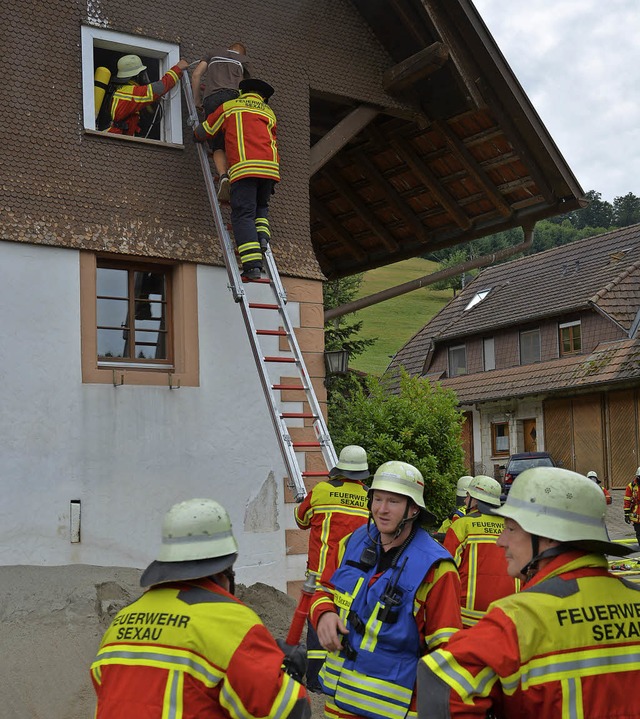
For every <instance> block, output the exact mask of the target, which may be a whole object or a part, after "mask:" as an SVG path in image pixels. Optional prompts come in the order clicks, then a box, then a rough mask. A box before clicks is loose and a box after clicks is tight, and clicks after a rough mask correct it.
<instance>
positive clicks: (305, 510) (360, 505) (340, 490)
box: [294, 477, 369, 581]
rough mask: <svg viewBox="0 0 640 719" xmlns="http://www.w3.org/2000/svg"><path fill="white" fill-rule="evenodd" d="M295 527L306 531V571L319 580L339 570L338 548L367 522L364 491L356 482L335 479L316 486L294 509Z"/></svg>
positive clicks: (365, 491)
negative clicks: (325, 571) (345, 538)
mask: <svg viewBox="0 0 640 719" xmlns="http://www.w3.org/2000/svg"><path fill="white" fill-rule="evenodd" d="M294 517H295V520H296V524H297V525H298V527H300V529H309V530H310V532H309V558H308V560H307V569H308V570H309V571H310V572H312V573H313V574H315V575H317V576H318V577H320V581H322V575H323V572H324V570H325V567H326V568H327V571H328V575H327V577H326V578H325V579H327V580H329V579H331V574H333V571H334V570H335V569H336V567H337V566H338V561H337V555H338V545H339V543H340V540H341V539H342V538H343V537H346V536H347V534H351V532H353V531H354V530H356V529H357V528H358V527H359V526H360V525H362V524H364V523H365V522H366V521H367V519H368V518H369V510H368V508H367V488H366V487H365V485H364V484H363V483H362V482H360V481H358V480H356V479H345V478H342V477H341V478H336V479H330V480H328V481H326V482H318V484H316V486H315V487H314V488H313V489H312V490H311V491H310V492H309V493H308V494H307V496H306V497H305V498H304V500H303V501H302V502H301V503H300V504H298V505H296V508H295V509H294Z"/></svg>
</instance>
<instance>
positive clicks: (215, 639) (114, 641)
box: [91, 499, 311, 719]
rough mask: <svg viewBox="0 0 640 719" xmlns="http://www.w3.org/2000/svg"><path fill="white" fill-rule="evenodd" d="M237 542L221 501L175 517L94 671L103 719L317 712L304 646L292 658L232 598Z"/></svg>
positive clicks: (182, 507) (300, 717)
mask: <svg viewBox="0 0 640 719" xmlns="http://www.w3.org/2000/svg"><path fill="white" fill-rule="evenodd" d="M237 557H238V545H237V544H236V540H235V538H234V536H233V532H232V530H231V522H230V520H229V516H228V514H227V512H226V510H225V509H224V507H222V506H221V505H220V504H218V502H216V501H214V500H213V499H191V500H188V501H186V502H180V503H179V504H176V505H174V506H173V507H171V509H170V510H169V511H168V512H167V514H166V516H165V519H164V523H163V528H162V546H161V549H160V552H159V554H158V559H157V560H156V561H154V562H152V563H151V564H150V565H149V566H148V567H147V568H146V569H145V571H144V572H143V574H142V577H141V579H140V584H141V585H142V586H143V587H150V589H149V590H148V591H146V592H145V593H144V594H143V595H142V596H141V597H140V598H139V599H138V600H137V601H135V602H133V604H130V605H129V606H127V607H125V608H124V609H122V610H121V611H120V612H118V614H117V615H116V616H115V618H114V620H113V622H112V623H111V626H110V627H109V629H107V631H106V633H105V635H104V637H103V639H102V643H101V645H100V649H99V650H98V655H97V657H96V659H95V661H94V662H93V664H92V666H91V678H92V680H93V684H94V687H95V690H96V694H97V710H96V717H100V719H140V717H143V716H144V717H152V716H153V717H160V716H162V717H178V716H179V717H181V718H182V719H197V718H199V717H204V716H207V717H232V718H233V719H240V718H241V719H253V718H254V717H255V718H256V719H258V718H260V719H261V718H262V717H283V718H285V717H287V718H289V719H306V718H307V717H309V716H310V715H311V712H310V706H309V699H308V696H307V693H306V690H305V688H304V686H302V684H301V683H300V682H299V681H297V680H296V678H294V676H292V675H301V674H303V673H304V648H303V647H295V648H289V647H287V645H285V644H283V645H282V646H283V649H284V650H286V651H287V652H288V654H289V656H285V654H284V652H283V649H281V648H280V647H279V645H278V644H277V643H276V641H275V640H274V638H273V637H272V636H271V634H270V633H269V631H268V630H267V629H266V627H265V626H264V625H263V624H262V622H261V621H260V619H259V618H258V616H257V615H256V614H255V612H253V611H252V610H251V609H249V608H248V607H247V606H245V605H244V604H242V602H240V601H239V600H238V599H236V598H235V597H234V596H233V591H234V573H233V564H234V562H235V561H236V559H237Z"/></svg>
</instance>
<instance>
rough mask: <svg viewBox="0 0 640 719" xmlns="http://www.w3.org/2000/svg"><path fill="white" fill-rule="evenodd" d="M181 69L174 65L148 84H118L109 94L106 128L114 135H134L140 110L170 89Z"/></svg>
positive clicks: (176, 80) (177, 78)
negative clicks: (108, 116) (108, 122)
mask: <svg viewBox="0 0 640 719" xmlns="http://www.w3.org/2000/svg"><path fill="white" fill-rule="evenodd" d="M181 75H182V70H181V69H180V68H179V67H178V66H177V65H174V66H173V67H172V68H171V69H170V70H169V71H167V72H166V73H165V74H164V75H163V76H162V77H161V78H160V79H159V80H156V82H151V83H149V84H148V85H136V84H135V83H133V82H132V83H131V84H129V85H118V87H117V88H116V90H115V92H114V93H113V95H112V96H111V108H110V112H111V127H109V129H108V130H107V132H110V133H112V134H116V135H135V134H137V133H138V131H139V130H140V111H141V110H142V108H143V107H145V106H146V105H149V104H150V103H152V102H156V101H157V100H158V99H159V98H160V97H162V95H164V94H166V93H167V92H169V90H171V88H172V87H174V86H175V84H176V83H177V82H178V80H179V79H180V76H181Z"/></svg>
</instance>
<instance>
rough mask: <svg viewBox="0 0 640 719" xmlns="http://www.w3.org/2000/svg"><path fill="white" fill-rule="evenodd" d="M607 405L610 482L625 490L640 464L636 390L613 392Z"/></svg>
mask: <svg viewBox="0 0 640 719" xmlns="http://www.w3.org/2000/svg"><path fill="white" fill-rule="evenodd" d="M607 404H608V412H607V419H608V422H607V430H608V432H607V442H608V446H609V468H608V472H607V473H608V475H609V476H608V479H609V482H610V486H611V487H613V488H623V487H626V486H627V484H628V483H629V482H630V481H631V479H633V476H634V474H635V471H636V467H637V466H638V464H639V463H640V461H639V459H638V452H637V444H636V404H637V400H636V398H635V397H634V393H633V391H628V390H627V391H625V392H610V393H609V396H608V403H607Z"/></svg>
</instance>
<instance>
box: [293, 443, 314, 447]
mask: <svg viewBox="0 0 640 719" xmlns="http://www.w3.org/2000/svg"><path fill="white" fill-rule="evenodd" d="M293 446H294V447H319V446H320V442H294V443H293Z"/></svg>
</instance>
